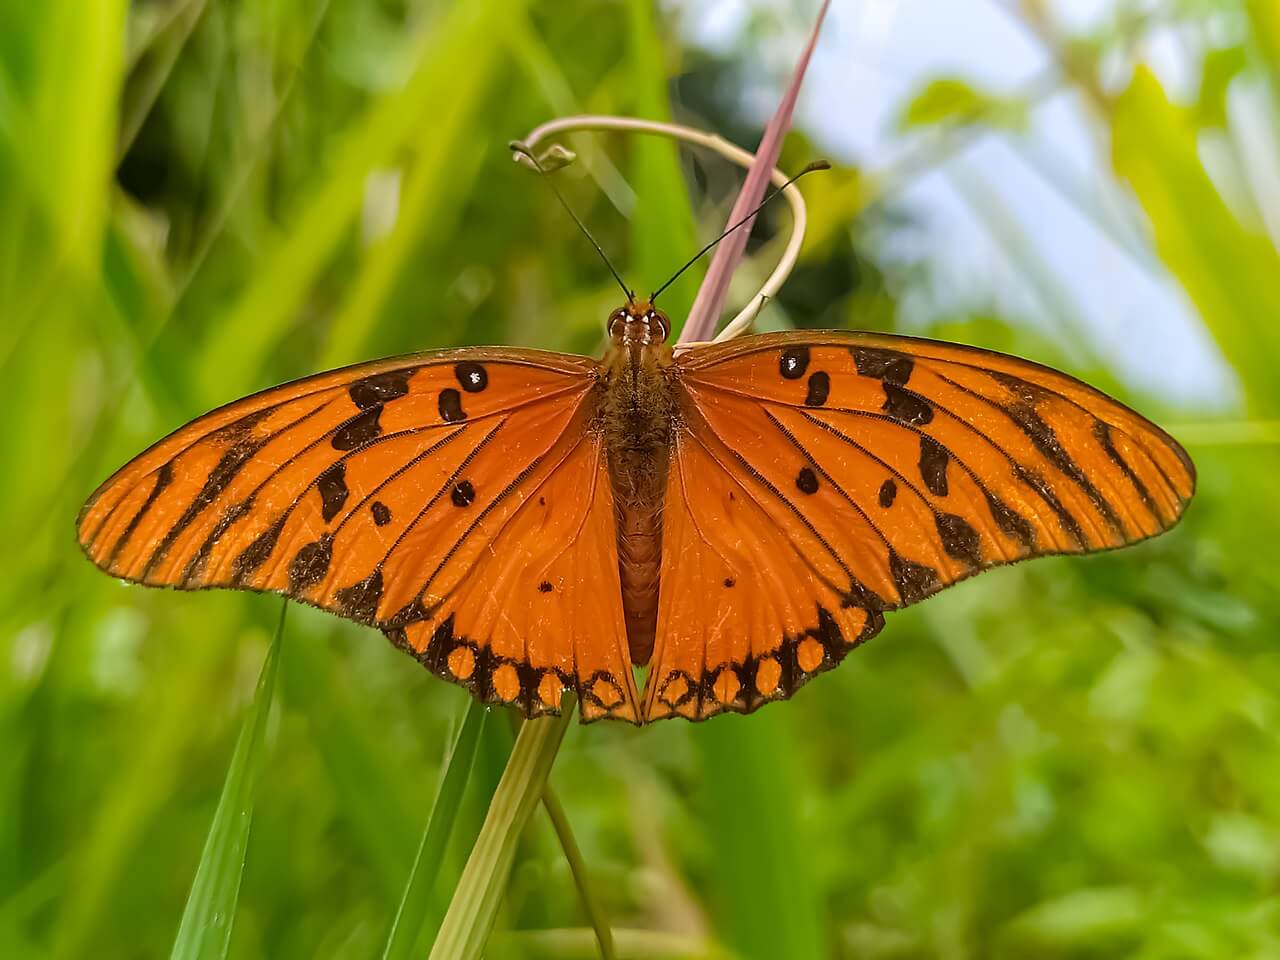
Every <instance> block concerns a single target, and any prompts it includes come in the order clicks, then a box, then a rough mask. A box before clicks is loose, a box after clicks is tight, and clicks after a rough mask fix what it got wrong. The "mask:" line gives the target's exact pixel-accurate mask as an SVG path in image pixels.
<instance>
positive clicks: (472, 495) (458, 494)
mask: <svg viewBox="0 0 1280 960" xmlns="http://www.w3.org/2000/svg"><path fill="white" fill-rule="evenodd" d="M449 499H450V500H452V501H453V505H454V506H455V507H469V506H471V504H472V503H474V502H475V499H476V488H475V487H473V486H472V485H471V481H470V480H463V481H462V482H461V483H457V484H454V487H453V492H452V493H450V494H449Z"/></svg>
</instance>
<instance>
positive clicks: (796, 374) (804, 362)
mask: <svg viewBox="0 0 1280 960" xmlns="http://www.w3.org/2000/svg"><path fill="white" fill-rule="evenodd" d="M808 369H809V348H808V347H804V346H798V347H787V349H785V350H783V351H782V356H781V357H780V358H779V359H778V372H779V373H780V374H782V376H783V377H785V378H786V379H787V380H799V379H800V378H801V377H803V376H804V372H805V371H806V370H808Z"/></svg>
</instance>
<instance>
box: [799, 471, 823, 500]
mask: <svg viewBox="0 0 1280 960" xmlns="http://www.w3.org/2000/svg"><path fill="white" fill-rule="evenodd" d="M796 487H797V489H799V491H800V492H801V493H807V494H814V493H817V492H818V475H817V474H816V473H814V472H813V468H812V467H801V468H800V472H799V473H798V474H797V475H796Z"/></svg>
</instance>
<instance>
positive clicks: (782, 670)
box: [642, 332, 1195, 720]
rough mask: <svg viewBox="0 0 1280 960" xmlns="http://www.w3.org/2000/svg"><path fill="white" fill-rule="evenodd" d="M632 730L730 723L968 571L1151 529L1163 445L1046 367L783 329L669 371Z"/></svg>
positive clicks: (1166, 495)
mask: <svg viewBox="0 0 1280 960" xmlns="http://www.w3.org/2000/svg"><path fill="white" fill-rule="evenodd" d="M675 376H676V380H677V381H678V383H679V393H680V419H679V422H678V424H677V427H676V431H675V442H674V450H673V455H672V459H671V468H670V475H669V479H668V486H667V494H666V503H665V508H664V515H663V555H662V568H661V586H660V596H659V609H658V624H657V642H656V646H655V649H654V655H653V666H652V669H651V671H650V675H649V681H648V685H647V686H646V688H645V691H644V694H643V697H642V701H643V710H644V715H645V719H646V720H651V719H659V718H662V717H666V716H685V717H688V718H690V719H701V718H703V717H707V716H711V715H713V714H715V713H718V712H721V711H723V710H733V711H738V712H748V711H750V710H753V709H755V708H756V707H758V706H759V705H761V704H762V703H765V702H768V701H770V700H775V699H784V698H786V697H788V696H790V695H791V693H793V692H794V691H795V689H797V688H798V687H799V686H800V685H801V684H803V683H804V682H805V681H807V680H808V679H809V678H810V677H812V676H814V675H815V674H817V673H820V672H822V671H823V670H827V669H830V668H831V667H833V666H835V665H836V664H837V663H838V662H839V661H840V660H841V659H842V658H843V657H844V655H845V654H846V653H847V652H848V651H849V650H850V649H852V648H853V647H854V646H855V645H856V644H858V643H859V642H861V641H862V640H865V639H866V638H868V637H870V636H872V635H874V634H875V633H876V632H877V631H878V630H879V629H880V628H881V626H882V625H883V614H884V612H885V611H888V610H894V609H897V608H899V607H903V606H906V605H907V604H911V603H915V602H917V601H919V600H922V599H924V598H925V597H927V596H930V595H931V594H933V593H935V592H937V591H938V590H940V589H942V588H943V587H945V586H947V585H949V584H952V583H955V582H956V581H958V580H961V579H964V578H965V577H968V576H971V575H973V574H975V573H978V572H979V571H982V570H986V569H988V568H990V567H993V566H997V565H999V564H1003V563H1011V562H1013V561H1016V560H1021V559H1024V558H1027V557H1034V556H1042V555H1045V554H1052V553H1085V552H1090V551H1095V550H1106V549H1111V548H1114V547H1119V546H1123V545H1125V544H1129V543H1134V542H1135V541H1138V540H1142V539H1144V538H1146V537H1150V536H1153V535H1155V534H1157V533H1160V532H1161V531H1163V530H1166V529H1168V528H1169V527H1170V526H1172V525H1173V524H1174V523H1175V522H1177V520H1178V518H1179V517H1180V516H1181V514H1182V511H1183V509H1184V507H1185V506H1186V504H1187V502H1188V500H1189V499H1190V497H1191V495H1192V492H1193V490H1194V484H1195V473H1194V469H1193V467H1192V464H1191V461H1190V459H1189V458H1188V457H1187V455H1186V453H1185V452H1183V450H1182V448H1181V447H1180V446H1179V445H1178V444H1177V442H1176V441H1174V440H1173V439H1172V438H1171V437H1170V436H1169V435H1168V434H1166V433H1164V432H1163V431H1162V430H1160V429H1159V428H1158V427H1156V426H1155V425H1153V424H1152V423H1150V422H1149V421H1147V420H1145V419H1144V418H1142V417H1141V416H1139V415H1138V414H1136V413H1134V412H1133V411H1132V410H1130V409H1128V408H1127V407H1125V406H1124V405H1122V404H1120V403H1118V402H1117V401H1115V400H1112V399H1111V398H1109V397H1107V396H1105V395H1104V394H1102V393H1099V392H1098V391H1097V390H1094V389H1093V388H1091V387H1089V386H1087V385H1086V384H1084V383H1082V382H1080V381H1079V380H1076V379H1074V378H1072V377H1069V376H1067V375H1065V374H1062V373H1058V372H1057V371H1054V370H1051V369H1049V368H1047V367H1043V366H1041V365H1039V364H1036V363H1032V362H1030V361H1026V360H1020V359H1018V358H1016V357H1009V356H1005V355H1002V354H997V353H992V352H989V351H985V350H978V349H974V348H969V347H962V346H957V345H953V344H946V343H939V342H936V341H929V340H918V339H914V338H909V337H894V336H887V335H878V334H867V333H834V332H823V333H815V332H795V333H779V334H765V335H761V336H754V337H744V338H742V339H740V340H736V341H731V342H729V343H725V344H720V345H712V346H706V347H696V348H693V349H691V350H689V351H687V352H686V353H684V354H682V355H681V356H680V357H679V358H678V359H677V361H676V365H675Z"/></svg>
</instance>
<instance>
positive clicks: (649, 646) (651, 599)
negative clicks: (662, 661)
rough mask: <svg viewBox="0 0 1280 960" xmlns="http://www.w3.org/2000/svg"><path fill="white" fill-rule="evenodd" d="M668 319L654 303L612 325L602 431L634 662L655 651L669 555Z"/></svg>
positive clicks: (619, 315)
mask: <svg viewBox="0 0 1280 960" xmlns="http://www.w3.org/2000/svg"><path fill="white" fill-rule="evenodd" d="M668 330H669V326H668V324H667V320H666V317H665V316H663V315H662V314H661V313H659V312H658V311H656V310H653V309H652V307H650V306H649V305H648V304H635V305H633V306H631V307H628V308H624V309H623V310H619V311H617V312H616V313H615V314H614V315H613V316H612V317H610V322H609V338H610V344H609V349H608V350H607V351H606V352H605V355H604V359H603V360H602V362H601V366H602V368H603V374H604V375H603V379H602V390H603V397H602V399H601V405H600V410H601V417H602V425H603V429H604V431H605V442H606V447H607V449H608V454H609V473H610V476H611V478H612V480H613V496H614V503H615V504H616V510H617V530H618V572H619V575H620V578H621V581H622V604H623V610H624V613H625V616H626V626H627V640H628V645H629V646H630V650H631V662H632V663H633V664H636V665H637V666H643V665H644V664H647V663H648V662H649V658H650V656H651V655H652V653H653V642H654V631H655V628H656V626H657V619H658V575H659V566H660V561H661V556H662V501H663V495H664V493H665V491H666V485H667V465H668V462H669V461H670V457H671V429H672V420H673V417H674V413H675V398H674V386H673V383H672V380H671V365H672V351H671V348H670V347H669V346H667V345H666V343H665V340H666V336H667V331H668Z"/></svg>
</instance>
